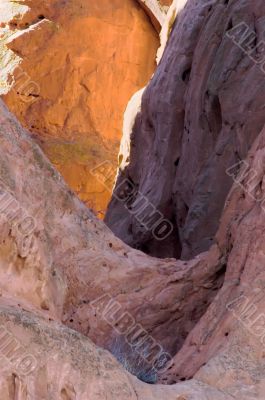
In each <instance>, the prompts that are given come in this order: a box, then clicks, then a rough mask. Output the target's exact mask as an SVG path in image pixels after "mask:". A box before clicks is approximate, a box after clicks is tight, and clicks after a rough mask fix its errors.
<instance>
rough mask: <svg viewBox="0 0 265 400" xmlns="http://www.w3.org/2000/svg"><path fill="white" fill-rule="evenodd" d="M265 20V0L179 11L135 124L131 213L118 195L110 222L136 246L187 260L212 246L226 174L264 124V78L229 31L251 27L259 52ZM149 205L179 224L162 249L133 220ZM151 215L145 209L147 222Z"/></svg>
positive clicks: (200, 4)
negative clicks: (142, 203)
mask: <svg viewBox="0 0 265 400" xmlns="http://www.w3.org/2000/svg"><path fill="white" fill-rule="evenodd" d="M177 4H178V5H180V4H185V1H184V2H177ZM264 14H265V8H264V3H263V2H262V1H259V0H257V1H254V2H253V1H250V0H249V1H246V0H245V1H239V2H223V1H216V0H213V1H210V2H206V3H205V2H204V1H197V0H196V1H195V0H190V1H188V2H187V4H186V6H185V7H184V8H183V9H182V10H180V11H179V12H178V14H177V18H176V21H175V23H174V24H173V29H172V32H171V35H170V38H169V41H168V45H167V47H166V49H165V51H164V54H163V57H162V59H161V61H160V63H159V65H158V68H157V70H156V72H155V74H154V76H153V78H152V80H151V82H150V84H149V85H148V87H147V89H146V90H145V92H144V95H143V100H142V106H141V112H140V113H139V114H138V116H137V118H136V120H135V126H134V129H133V132H132V135H131V146H130V148H131V154H130V164H129V165H128V167H127V168H126V169H125V170H124V171H121V172H120V176H119V178H118V180H117V184H116V187H117V188H118V189H117V190H118V191H123V190H124V187H123V186H124V182H125V185H126V182H127V180H126V179H128V180H129V181H130V182H131V186H133V187H134V188H135V190H134V193H133V195H132V196H130V200H129V201H130V205H129V210H128V207H127V205H126V204H125V206H124V203H123V202H121V201H119V196H117V193H115V196H113V198H112V201H111V203H110V205H109V208H108V212H107V215H106V223H107V225H108V226H109V227H110V228H111V229H112V231H113V232H114V233H115V234H116V235H117V236H118V237H119V238H121V239H122V240H124V241H125V242H126V243H127V244H129V245H131V246H132V247H136V248H138V249H142V250H143V251H145V252H147V253H148V254H151V255H154V256H158V257H168V256H175V257H179V256H180V257H181V258H183V259H189V258H191V257H193V256H194V255H196V254H199V253H200V252H202V251H205V250H207V249H208V248H209V247H210V246H211V244H212V243H213V241H214V235H215V233H216V231H217V228H218V221H219V218H220V216H221V212H222V209H223V205H224V202H225V199H226V196H227V194H228V192H229V189H230V188H231V185H232V180H231V179H230V177H229V176H228V175H227V174H226V172H225V171H226V169H227V168H229V166H231V165H233V164H234V163H236V162H237V161H238V160H242V159H244V158H245V157H246V155H247V152H248V150H249V148H250V146H251V144H252V143H253V141H254V139H255V138H256V136H257V135H258V133H259V132H260V130H261V128H262V126H263V124H264V121H265V117H264V112H263V104H264V92H265V89H264V82H265V81H264V73H263V71H262V69H261V68H260V67H259V65H257V63H255V62H253V57H252V59H251V58H250V57H249V55H248V54H247V53H246V51H243V50H244V49H243V50H242V49H241V48H239V46H237V45H236V44H235V43H234V41H233V40H232V38H231V37H229V36H228V35H227V32H228V31H229V30H230V29H231V28H232V27H235V26H237V24H239V23H242V21H244V22H245V23H246V24H247V25H248V26H249V28H247V32H246V33H247V34H249V35H250V36H249V40H250V42H252V45H253V46H254V45H255V43H256V42H257V43H259V42H260V40H261V39H262V32H263V27H262V26H261V25H262V24H261V21H262V18H263V17H264ZM252 15H254V17H252ZM255 26H258V27H259V29H256V32H257V35H256V37H253V35H254V36H255V33H254V31H255ZM252 31H253V32H252ZM251 32H252V33H251ZM254 39H255V40H256V42H254ZM253 52H254V50H253ZM262 56H263V55H261V58H262ZM117 197H118V199H117ZM143 197H144V198H147V199H148V202H149V203H150V204H152V206H153V207H154V208H155V209H157V210H158V211H159V212H160V213H161V214H162V215H163V216H164V217H165V218H166V219H167V220H169V221H170V222H171V223H172V224H173V227H174V230H173V232H172V234H171V235H169V236H168V237H167V239H166V240H164V241H162V242H158V241H157V240H156V239H155V238H154V237H153V235H152V231H151V230H149V231H148V230H146V229H143V226H142V224H141V223H140V222H139V219H138V218H135V215H137V213H138V211H139V210H138V209H137V206H138V207H139V203H140V201H141V198H143ZM148 213H150V209H149V208H148V207H146V210H141V219H142V220H143V219H144V218H146V219H148V218H149V217H148Z"/></svg>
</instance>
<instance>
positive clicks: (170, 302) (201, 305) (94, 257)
mask: <svg viewBox="0 0 265 400" xmlns="http://www.w3.org/2000/svg"><path fill="white" fill-rule="evenodd" d="M0 110H1V112H0V123H1V146H0V152H1V157H0V160H1V199H0V200H1V201H0V206H1V246H0V257H1V258H0V265H1V294H2V297H1V304H2V305H5V304H6V302H7V303H8V305H9V306H10V307H11V308H12V309H11V310H10V311H8V314H9V313H10V314H11V315H10V316H9V317H8V318H7V319H8V320H9V319H10V318H11V320H12V321H13V322H12V323H3V326H5V327H7V328H8V329H11V330H12V329H13V325H14V324H15V327H14V329H15V331H17V332H18V337H19V338H20V340H23V342H24V339H25V340H26V346H28V343H29V342H30V343H31V342H32V343H35V341H36V339H33V338H32V336H31V334H30V335H29V332H28V330H30V331H31V330H32V329H31V328H30V326H31V325H33V328H34V329H33V330H36V331H37V332H38V338H39V340H44V341H45V340H46V339H45V337H46V333H45V332H44V331H47V329H48V331H49V332H48V335H52V337H54V336H56V337H57V336H58V335H57V334H56V335H55V334H54V332H53V328H52V327H51V326H49V327H48V328H45V326H43V324H44V325H45V322H38V323H37V322H36V320H35V317H34V315H32V312H33V313H35V312H37V313H38V314H40V313H41V315H42V316H44V317H45V318H46V320H49V321H50V320H51V319H52V320H53V319H54V320H56V321H58V323H64V325H66V326H68V327H69V328H71V329H74V330H75V331H78V332H80V333H82V334H84V335H86V336H89V337H90V338H91V339H93V340H94V341H95V342H96V343H98V344H101V345H102V346H104V347H105V348H108V349H110V350H111V351H113V343H115V340H117V339H118V340H120V339H122V338H123V337H124V332H127V330H128V331H130V328H131V321H132V320H133V321H134V327H136V328H137V330H136V331H137V332H139V330H140V333H138V335H139V338H140V339H141V338H142V337H143V335H144V336H146V334H148V338H149V340H151V341H155V343H157V345H159V348H160V349H161V350H162V351H163V352H168V351H170V352H171V353H172V354H174V352H176V351H177V350H178V349H179V348H180V347H181V344H182V343H183V340H184V339H185V337H186V336H187V334H188V333H189V331H190V329H191V328H192V327H193V326H194V325H195V324H196V322H197V321H198V319H199V318H200V317H201V316H202V315H203V314H204V312H205V310H206V309H207V307H208V304H209V303H211V302H212V300H213V298H214V296H215V294H216V291H217V290H218V288H219V287H220V286H221V284H222V281H223V265H222V259H221V258H220V253H219V251H218V249H217V248H216V247H213V248H212V250H211V251H210V252H209V253H205V254H202V255H201V256H200V257H197V258H196V259H194V260H193V261H191V262H190V263H186V262H184V261H176V260H173V259H168V260H159V259H157V260H156V259H153V258H151V257H149V256H147V255H145V254H143V253H140V252H138V251H136V250H133V249H131V248H129V247H127V246H126V245H124V244H123V243H122V242H120V241H119V240H118V239H116V238H115V237H114V236H113V234H112V233H111V232H110V231H109V230H108V229H107V228H106V227H105V226H104V224H103V223H102V222H100V221H98V220H97V219H96V218H95V217H94V216H93V214H92V213H91V212H90V211H89V210H88V209H87V208H86V207H85V206H84V205H83V204H82V203H81V202H80V200H78V199H77V197H76V196H75V195H74V194H73V192H71V191H70V190H69V189H68V188H67V186H66V185H65V183H64V182H63V180H62V178H61V176H60V175H59V174H58V173H57V172H56V171H55V170H54V168H53V167H52V166H51V164H50V163H49V161H48V160H47V159H46V158H45V156H44V155H43V154H42V152H41V150H40V149H39V148H38V146H37V145H36V144H34V143H33V142H32V140H31V139H30V138H29V136H28V135H27V134H26V133H25V132H23V129H22V128H21V126H20V125H19V124H18V123H17V122H16V121H15V120H14V118H13V117H12V115H11V114H9V113H8V111H7V110H6V108H5V107H4V106H3V104H2V103H0ZM24 171H27V174H25V173H24ZM29 228H31V229H30V231H29ZM209 282H211V285H209ZM106 296H107V299H108V303H109V300H111V302H112V303H111V304H112V305H113V304H114V305H115V307H114V308H115V310H114V311H113V310H112V311H111V312H110V314H108V317H107V318H106V316H105V317H104V313H103V312H102V311H104V307H105V306H106V302H104V301H103V302H102V297H106ZM117 304H118V310H117ZM102 305H103V307H102ZM22 310H26V311H25V312H27V314H26V326H24V325H25V324H24V322H23V319H25V318H24V317H23V312H22ZM34 310H37V311H34ZM117 311H119V313H118V315H117ZM28 313H30V314H28ZM1 314H4V315H6V312H5V311H4V310H2V311H1ZM128 315H129V317H130V319H129V321H128V320H127V323H128V322H129V326H127V325H126V322H124V316H128ZM21 320H22V322H21ZM21 323H22V325H23V326H21ZM124 324H125V325H124ZM26 327H27V329H26ZM24 329H26V332H25V333H23V332H24ZM58 329H59V330H62V331H63V332H64V331H65V329H66V328H63V327H62V326H61V327H59V328H58ZM124 329H125V331H124ZM67 332H68V331H67ZM122 333H123V334H122ZM27 335H29V336H27ZM34 335H35V336H36V332H35V334H34ZM34 335H33V336H34ZM35 336H34V337H35ZM136 336H137V335H136ZM120 337H121V338H120ZM69 340H70V339H69ZM78 340H79V339H78ZM80 340H81V342H83V340H85V339H80ZM59 342H60V339H59ZM67 342H68V339H67ZM56 343H57V345H58V338H57V342H56ZM32 346H33V349H34V348H35V345H34V344H32ZM39 346H40V347H41V346H42V344H39ZM49 346H50V347H51V349H50V350H49V351H51V354H54V358H55V360H57V361H54V360H53V359H52V360H51V361H48V356H49V354H50V353H49V351H48V348H50V347H49ZM54 346H55V344H54V343H53V340H51V341H50V342H48V343H47V342H46V344H45V349H46V355H47V358H46V357H45V358H44V359H42V363H43V364H41V365H42V367H41V369H40V370H39V369H38V370H36V375H35V372H34V375H32V374H30V376H29V378H28V379H26V380H25V379H24V378H23V379H22V381H21V377H19V375H18V374H17V373H16V371H15V370H14V367H12V366H11V367H12V368H11V367H10V365H8V364H6V365H4V366H3V371H4V372H3V373H2V374H1V378H2V384H3V387H4V389H3V390H5V391H6V392H4V393H9V392H10V393H11V394H9V396H12V393H14V392H15V393H19V394H20V393H21V395H22V394H23V395H24V392H25V391H26V390H28V389H27V388H28V386H29V388H31V389H30V390H35V389H36V388H38V385H41V383H38V382H40V380H41V378H40V376H42V377H43V376H44V377H45V378H42V380H41V382H42V383H43V379H44V382H47V385H48V383H49V386H51V389H50V390H51V393H54V396H55V397H54V398H55V399H56V398H57V397H56V396H57V393H61V392H60V390H61V391H62V390H63V389H64V390H65V391H66V393H68V392H67V390H69V393H78V394H76V399H83V398H85V397H82V396H88V395H89V394H90V393H91V392H90V391H91V390H92V389H91V383H90V384H88V385H90V386H85V387H83V386H82V385H81V383H80V387H79V383H76V385H77V388H76V386H75V385H74V384H73V381H72V378H70V376H73V377H75V376H76V373H77V374H79V368H81V369H82V370H83V367H82V363H81V361H80V362H77V361H76V356H75V366H74V367H73V366H71V362H70V361H71V360H69V357H70V356H69V353H68V352H67V353H66V354H65V355H64V357H66V361H61V356H60V357H59V356H58V357H56V354H57V353H56V351H54ZM69 346H70V348H71V346H72V344H71V342H70V344H69ZM88 346H90V347H91V344H88ZM37 347H38V346H37ZM30 348H31V347H30ZM82 348H83V347H82V346H81V347H80V352H82V351H83V350H82ZM40 351H42V350H41V349H40ZM61 351H62V352H64V351H63V350H61ZM159 351H160V350H159ZM113 352H114V353H115V351H113ZM34 354H35V353H34ZM78 357H79V356H78ZM78 357H77V359H78ZM80 357H81V355H80ZM70 358H71V357H70ZM103 358H104V357H103ZM98 360H99V359H98ZM69 362H70V366H69V365H68V363H69ZM86 362H87V364H86V365H90V367H87V368H91V362H92V361H91V359H89V360H87V361H86ZM59 365H61V366H63V371H62V370H61V369H60V368H59ZM64 366H65V369H64ZM47 369H48V370H49V371H55V370H58V372H57V375H56V377H54V376H53V377H52V374H50V373H49V374H47V373H46V372H45V371H46V370H47ZM61 371H62V372H61ZM76 371H77V372H76ZM123 374H124V372H123ZM80 379H81V377H80ZM99 379H101V378H99ZM102 379H103V381H104V382H105V378H104V377H102ZM111 379H114V377H113V375H112V374H110V380H111ZM65 380H66V381H67V382H68V384H66V383H63V382H65ZM51 382H53V383H52V384H51ZM58 382H59V386H58ZM78 382H79V380H78ZM114 382H115V379H114ZM134 382H135V383H134V384H133V385H135V390H136V392H137V393H138V390H139V394H138V398H139V399H148V400H149V399H152V398H154V399H158V398H160V397H161V394H162V393H168V394H169V395H172V396H173V399H174V396H176V395H178V394H179V395H182V394H183V393H186V395H188V396H189V395H190V396H193V397H191V398H194V399H197V398H200V397H198V393H200V392H201V393H208V392H209V393H210V394H212V395H213V396H216V397H213V398H216V399H218V400H219V399H223V398H224V396H223V394H222V393H220V392H219V390H216V389H215V388H214V387H210V386H209V387H208V385H207V384H206V385H205V384H204V383H201V382H200V381H194V382H190V383H188V384H182V385H180V386H177V387H176V389H175V388H174V387H171V388H168V389H165V390H166V392H165V391H164V388H163V387H160V386H158V387H150V386H148V385H146V386H145V385H144V384H140V383H139V381H136V380H135V381H134ZM102 384H103V389H102V390H103V392H102V393H103V394H104V395H106V398H110V399H112V397H107V396H109V394H106V393H108V389H107V386H106V382H105V383H102ZM65 385H66V386H65ZM92 386H93V387H94V388H95V387H97V388H98V385H97V384H96V383H95V384H94V385H92ZM67 388H68V389H67ZM12 390H13V391H12ZM36 390H40V389H36ZM43 390H47V389H45V388H44V389H43ZM93 390H96V389H93ZM58 391H59V392H58ZM44 393H46V392H45V391H44ZM63 393H64V391H63ZM102 393H101V394H102ZM121 393H123V392H122V391H121ZM41 394H42V393H41ZM69 396H70V394H69ZM97 396H98V394H97V393H95V394H94V393H93V395H92V394H91V400H94V399H97ZM128 396H129V395H128ZM152 396H153V397H152ZM196 396H197V397H196ZM11 398H12V397H11ZM22 398H23V397H22ZM58 398H59V397H58ZM66 398H67V397H66ZM70 398H71V397H70ZM103 398H104V397H103ZM126 398H128V399H129V398H130V397H123V399H126ZM7 399H9V397H7Z"/></svg>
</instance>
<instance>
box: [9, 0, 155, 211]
mask: <svg viewBox="0 0 265 400" xmlns="http://www.w3.org/2000/svg"><path fill="white" fill-rule="evenodd" d="M43 3H44V4H43ZM30 6H31V7H32V9H31V11H30V12H29V13H27V14H26V15H25V16H24V17H23V19H21V18H17V19H14V20H13V21H12V23H11V24H10V27H11V28H12V29H13V30H14V31H16V30H17V29H20V30H22V29H23V30H26V31H25V33H24V34H23V35H21V36H20V37H18V38H15V39H13V41H12V42H11V44H10V45H9V46H10V48H11V49H12V50H13V51H14V52H16V53H17V54H18V55H19V56H20V57H21V58H22V64H21V65H20V68H19V71H18V70H17V73H16V76H17V79H18V80H19V79H20V80H23V77H22V78H21V71H22V70H23V72H25V73H26V74H27V75H28V76H29V77H30V78H31V80H32V81H33V82H35V83H36V84H37V85H38V86H35V87H34V88H33V89H34V90H35V92H34V90H33V93H31V96H25V93H23V91H24V90H26V89H25V88H24V87H23V85H15V89H14V90H12V91H11V92H9V93H8V95H7V96H5V102H6V103H7V105H8V106H9V108H10V110H11V111H12V112H13V113H14V114H15V115H16V116H17V117H18V118H19V120H20V121H21V122H22V124H23V125H24V126H26V127H27V128H29V129H30V131H31V132H32V133H33V134H34V135H35V136H36V138H37V139H38V140H39V141H40V144H41V146H42V148H43V149H44V151H45V152H46V154H47V155H48V157H49V158H50V160H51V161H52V162H53V163H54V164H55V165H56V167H57V168H58V169H59V171H60V172H61V173H62V175H63V176H64V178H65V179H66V181H67V182H68V184H69V185H70V186H71V187H72V188H73V189H74V190H75V191H76V192H77V194H78V195H79V196H80V198H81V199H82V200H84V201H85V202H86V203H87V204H88V206H90V207H91V208H93V209H94V210H95V211H96V212H98V213H99V214H100V212H101V211H104V210H105V208H106V204H107V202H108V200H109V197H110V195H111V193H110V191H109V189H106V188H105V187H104V186H103V185H102V184H101V183H100V182H98V181H97V180H96V178H95V177H94V176H93V175H92V174H91V172H90V171H91V169H92V168H93V167H95V166H96V165H98V164H100V163H101V162H103V161H105V160H110V161H111V162H112V163H113V165H116V158H117V153H118V147H119V141H120V137H121V133H122V132H121V130H122V119H123V112H124V110H125V108H126V104H127V102H128V100H129V98H130V97H131V95H132V94H133V93H134V92H136V91H137V90H139V89H140V88H142V87H143V86H145V84H146V83H147V81H148V80H149V79H150V77H151V76H152V73H153V71H154V67H155V53H156V50H157V47H158V34H157V32H156V31H155V29H154V27H153V26H152V24H151V23H150V20H149V18H148V17H147V16H146V14H145V13H144V11H143V9H142V8H141V7H140V6H139V4H138V3H137V2H136V1H132V0H112V1H109V0H101V1H100V3H99V2H98V1H96V0H90V1H89V2H88V1H87V0H71V1H68V2H65V1H63V0H62V1H55V0H53V1H48V2H42V1H34V2H32V4H31V3H30ZM37 21H39V23H38V25H37V27H35V28H34V29H32V30H30V31H28V28H29V27H31V26H33V25H34V24H36V22H37ZM37 87H39V90H38V89H36V88H37ZM36 90H37V91H36ZM27 95H28V93H27ZM111 179H112V180H113V179H114V175H113V176H112V178H111Z"/></svg>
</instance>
